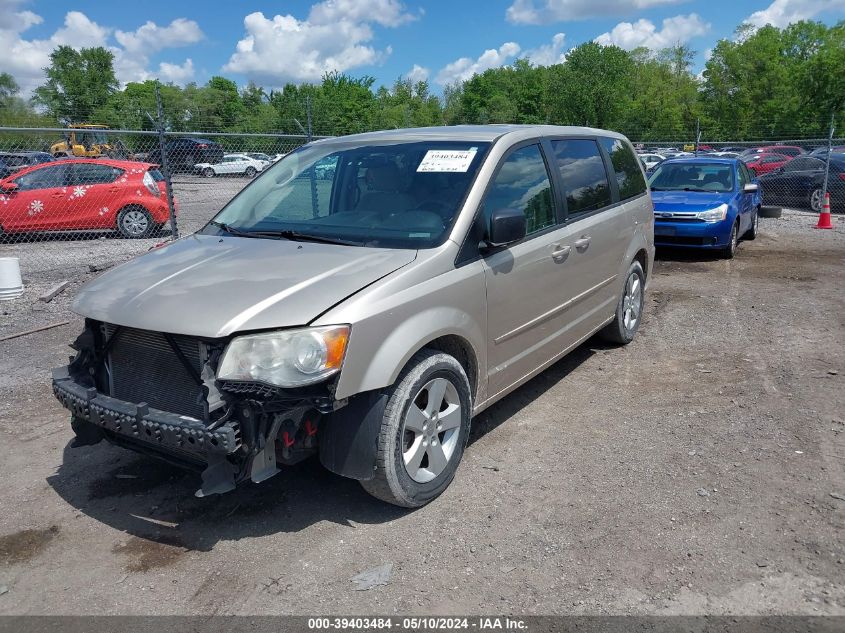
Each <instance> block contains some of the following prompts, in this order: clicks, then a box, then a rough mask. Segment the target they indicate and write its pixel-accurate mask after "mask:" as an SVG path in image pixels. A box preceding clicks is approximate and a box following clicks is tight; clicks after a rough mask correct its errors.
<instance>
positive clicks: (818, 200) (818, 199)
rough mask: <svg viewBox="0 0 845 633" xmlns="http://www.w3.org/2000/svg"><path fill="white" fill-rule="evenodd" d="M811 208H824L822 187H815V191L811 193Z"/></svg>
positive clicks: (818, 209) (819, 209)
mask: <svg viewBox="0 0 845 633" xmlns="http://www.w3.org/2000/svg"><path fill="white" fill-rule="evenodd" d="M810 208H811V209H812V210H813V211H821V210H822V190H821V189H813V192H812V193H811V194H810Z"/></svg>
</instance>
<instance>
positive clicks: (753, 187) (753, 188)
mask: <svg viewBox="0 0 845 633" xmlns="http://www.w3.org/2000/svg"><path fill="white" fill-rule="evenodd" d="M758 189H760V185H758V184H757V183H756V182H749V183H747V184H746V185H745V186H744V187H743V188H742V193H757V190H758Z"/></svg>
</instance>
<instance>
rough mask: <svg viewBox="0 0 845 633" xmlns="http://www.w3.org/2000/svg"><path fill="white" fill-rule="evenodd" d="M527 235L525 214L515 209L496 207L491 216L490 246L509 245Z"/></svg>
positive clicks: (488, 242)
mask: <svg viewBox="0 0 845 633" xmlns="http://www.w3.org/2000/svg"><path fill="white" fill-rule="evenodd" d="M523 237H525V214H524V213H523V212H522V211H515V210H514V209H496V210H495V211H493V215H492V216H491V217H490V237H489V239H488V240H487V245H488V246H493V247H497V246H507V245H508V244H512V243H513V242H518V241H519V240H521V239H522V238H523Z"/></svg>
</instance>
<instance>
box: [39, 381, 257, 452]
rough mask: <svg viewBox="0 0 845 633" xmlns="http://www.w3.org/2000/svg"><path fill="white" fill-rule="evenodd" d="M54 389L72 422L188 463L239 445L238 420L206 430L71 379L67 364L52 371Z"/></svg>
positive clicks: (184, 418)
mask: <svg viewBox="0 0 845 633" xmlns="http://www.w3.org/2000/svg"><path fill="white" fill-rule="evenodd" d="M53 393H54V394H55V396H56V398H57V399H58V400H59V402H61V403H62V405H63V406H64V407H65V408H66V409H68V410H69V411H70V412H71V414H72V415H73V417H74V418H75V419H76V420H77V421H82V422H87V423H89V424H92V425H93V426H95V427H97V428H99V429H100V430H101V431H103V432H104V434H105V435H106V436H107V437H110V438H115V439H124V440H128V441H129V442H130V443H133V444H140V445H147V446H148V447H149V448H150V449H158V450H160V451H164V452H170V453H173V456H174V457H176V458H178V457H183V458H186V460H187V461H193V462H199V463H210V462H213V461H214V460H215V458H219V457H223V456H227V455H232V454H233V453H236V452H237V451H238V449H240V447H241V445H242V442H241V435H240V429H239V428H238V426H237V423H233V422H227V423H225V424H223V425H222V426H220V427H219V428H216V429H214V430H210V429H209V428H208V427H207V426H206V425H205V424H204V423H203V422H201V421H200V420H196V419H194V418H191V417H188V416H184V415H178V414H175V413H169V412H167V411H160V410H158V409H153V408H151V407H149V406H147V405H146V404H143V403H141V404H133V403H131V402H125V401H123V400H118V399H117V398H112V397H111V396H107V395H105V394H102V393H100V392H99V391H97V389H95V388H94V387H85V386H84V385H81V384H79V383H78V382H76V381H75V380H74V379H73V378H72V377H71V375H70V372H69V370H68V368H67V367H59V368H57V369H54V370H53Z"/></svg>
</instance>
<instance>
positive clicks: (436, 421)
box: [361, 349, 472, 508]
mask: <svg viewBox="0 0 845 633" xmlns="http://www.w3.org/2000/svg"><path fill="white" fill-rule="evenodd" d="M385 392H386V394H387V395H388V401H387V405H386V407H385V410H384V417H383V418H382V425H381V431H380V432H379V436H378V446H377V451H378V452H377V456H376V473H375V477H374V478H373V479H370V480H365V481H362V482H361V485H362V486H363V487H364V490H366V491H367V492H368V493H370V494H371V495H373V496H374V497H376V498H378V499H381V500H382V501H386V502H387V503H392V504H393V505H397V506H402V507H405V508H417V507H420V506H423V505H425V504H426V503H428V502H429V501H431V500H433V499H435V498H436V497H437V496H439V495H440V494H441V493H442V492H443V491H444V490H445V489H446V488H447V487H448V486H449V484H450V483H451V482H452V479H453V478H454V476H455V471H456V470H457V468H458V464H459V463H460V461H461V458H462V457H463V453H464V447H465V446H466V442H467V438H468V437H469V426H470V418H471V416H472V395H471V392H470V385H469V379H468V378H467V375H466V372H465V371H464V368H463V367H462V366H461V364H460V363H459V362H458V361H457V360H456V359H455V358H454V357H452V356H450V355H448V354H444V353H442V352H437V351H434V350H428V349H425V350H421V351H420V352H418V353H417V354H416V355H415V356H414V357H413V358H412V359H411V360H410V361H409V363H408V365H407V366H406V367H405V369H404V370H402V373H401V374H400V376H399V379H398V380H397V381H396V382H395V383H394V384H393V385H392V386H391V387H388V388H387V389H386V390H385Z"/></svg>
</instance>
